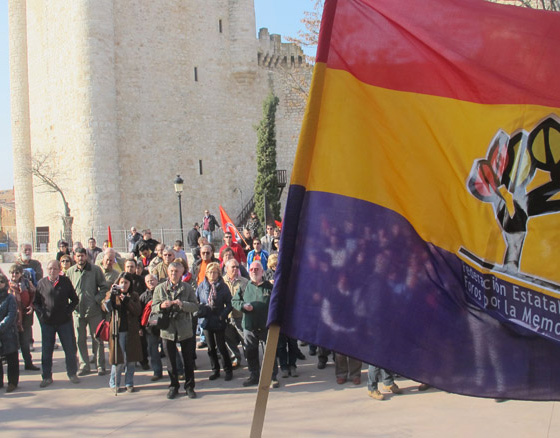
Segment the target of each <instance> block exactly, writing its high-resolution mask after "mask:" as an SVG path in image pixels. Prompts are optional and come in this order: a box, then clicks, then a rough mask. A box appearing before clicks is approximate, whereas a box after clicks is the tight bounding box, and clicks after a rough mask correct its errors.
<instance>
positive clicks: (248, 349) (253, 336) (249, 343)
mask: <svg viewBox="0 0 560 438" xmlns="http://www.w3.org/2000/svg"><path fill="white" fill-rule="evenodd" d="M267 335H268V330H267V329H262V330H243V339H244V341H245V354H246V355H247V365H249V372H250V373H251V377H252V378H254V379H258V378H259V375H260V373H261V362H260V360H259V344H260V343H261V342H263V343H265V344H266V337H267ZM277 375H278V361H277V360H276V358H274V368H273V369H272V380H276V376H277Z"/></svg>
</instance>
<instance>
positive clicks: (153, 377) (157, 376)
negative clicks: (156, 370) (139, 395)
mask: <svg viewBox="0 0 560 438" xmlns="http://www.w3.org/2000/svg"><path fill="white" fill-rule="evenodd" d="M161 379H163V376H160V375H157V374H154V375H153V376H152V378H151V379H150V380H151V381H152V382H157V381H158V380H161Z"/></svg>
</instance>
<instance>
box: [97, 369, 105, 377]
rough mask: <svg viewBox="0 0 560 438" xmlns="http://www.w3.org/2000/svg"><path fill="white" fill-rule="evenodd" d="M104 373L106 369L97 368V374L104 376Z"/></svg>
mask: <svg viewBox="0 0 560 438" xmlns="http://www.w3.org/2000/svg"><path fill="white" fill-rule="evenodd" d="M105 374H107V371H105V370H104V369H103V368H97V375H98V376H104V375H105Z"/></svg>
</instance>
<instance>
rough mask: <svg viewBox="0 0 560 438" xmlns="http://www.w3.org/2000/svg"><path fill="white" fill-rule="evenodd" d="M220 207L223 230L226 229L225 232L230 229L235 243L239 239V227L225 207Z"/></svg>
mask: <svg viewBox="0 0 560 438" xmlns="http://www.w3.org/2000/svg"><path fill="white" fill-rule="evenodd" d="M219 207H220V221H221V222H222V230H224V233H225V232H226V231H229V232H230V233H231V237H232V239H231V240H232V241H233V242H234V243H237V239H238V236H239V231H237V228H236V227H235V225H234V224H233V221H232V220H231V218H230V217H229V216H228V214H227V213H226V211H225V210H224V209H223V207H222V206H221V205H220V206H219Z"/></svg>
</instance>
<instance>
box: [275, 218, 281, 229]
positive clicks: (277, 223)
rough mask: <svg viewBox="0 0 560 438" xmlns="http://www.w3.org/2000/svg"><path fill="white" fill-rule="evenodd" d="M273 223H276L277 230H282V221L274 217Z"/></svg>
mask: <svg viewBox="0 0 560 438" xmlns="http://www.w3.org/2000/svg"><path fill="white" fill-rule="evenodd" d="M274 223H275V224H276V226H277V227H278V229H279V230H282V221H277V220H276V219H274Z"/></svg>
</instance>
